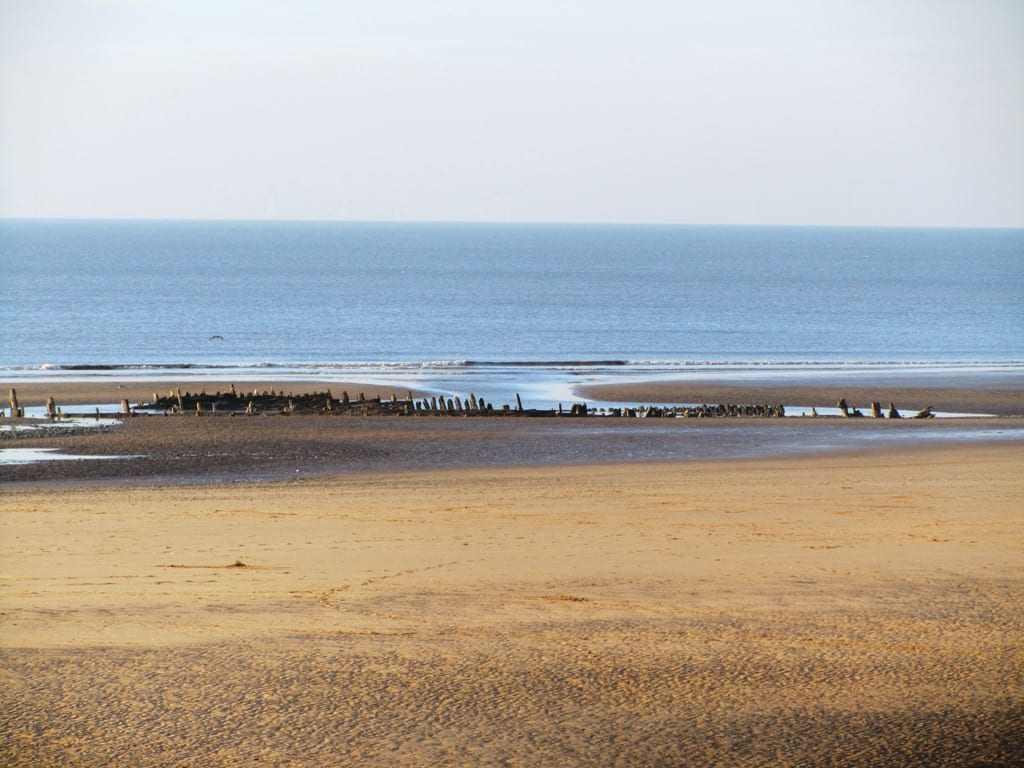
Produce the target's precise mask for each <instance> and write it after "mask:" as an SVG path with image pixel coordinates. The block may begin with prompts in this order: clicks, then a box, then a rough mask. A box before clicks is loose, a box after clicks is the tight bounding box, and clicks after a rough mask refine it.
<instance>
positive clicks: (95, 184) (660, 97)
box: [0, 0, 1024, 226]
mask: <svg viewBox="0 0 1024 768" xmlns="http://www.w3.org/2000/svg"><path fill="white" fill-rule="evenodd" d="M0 216H6V217H23V216H57V217H114V218H121V217H126V218H133V217H153V218H256V219H259V218H280V219H357V220H379V219H386V220H392V219H410V220H457V221H492V220H499V221H608V222H624V221H635V222H681V223H751V224H755V223H764V224H895V225H899V224H907V225H949V226H991V225H994V226H1024V2H1022V0H950V1H945V0H921V1H920V2H916V1H914V0H880V1H879V2H870V1H864V2H858V1H857V0H835V1H834V2H833V1H830V0H803V1H800V0H778V1H772V0H764V1H763V2H761V1H758V0H732V1H729V0H707V1H706V2H691V1H690V0H663V1H657V0H630V2H625V1H624V0H619V1H618V2H604V1H603V0H543V1H540V2H536V1H534V0H516V1H515V2H487V1H486V0H430V2H427V1H426V0H407V1H399V0H394V1H392V0H360V2H348V1H347V0H338V1H337V2H327V1H326V0H324V1H323V2H318V1H315V0H310V1H308V2H301V1H299V0H294V1H288V2H286V1H285V0H280V1H279V2H270V1H269V0H235V1H232V0H227V1H224V2H217V0H64V1H61V0H0Z"/></svg>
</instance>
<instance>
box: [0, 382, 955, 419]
mask: <svg viewBox="0 0 1024 768" xmlns="http://www.w3.org/2000/svg"><path fill="white" fill-rule="evenodd" d="M10 405H11V416H12V418H24V416H25V409H24V408H22V407H21V405H20V403H19V402H18V394H17V392H16V391H15V390H14V389H13V388H12V389H11V391H10ZM836 407H837V408H838V409H839V411H840V414H841V415H842V416H843V417H844V418H858V417H863V416H864V414H863V412H862V411H860V410H859V409H857V408H851V407H850V406H849V404H848V403H847V402H846V398H842V399H841V400H839V402H837V403H836ZM139 409H142V410H145V411H163V412H164V413H186V412H188V411H194V412H195V413H196V414H197V415H201V414H203V413H205V412H210V413H217V412H220V413H227V414H230V415H234V414H236V413H245V414H247V415H254V414H257V413H265V412H278V413H286V414H287V413H298V412H306V413H309V412H313V413H317V412H319V413H342V414H344V413H348V414H360V415H366V416H370V415H406V416H408V415H431V414H433V415H456V414H459V415H466V416H469V415H526V416H555V415H557V416H565V415H569V416H587V415H591V414H596V413H597V412H596V411H594V410H593V409H590V408H588V406H587V404H586V403H576V404H574V405H573V406H572V407H571V409H570V410H569V411H568V413H566V411H565V410H564V409H563V408H562V405H561V404H559V405H558V409H557V411H552V410H533V409H526V408H524V407H523V400H522V398H521V397H520V396H519V393H518V392H517V393H516V407H515V409H513V408H512V407H511V406H509V405H502V406H501V407H500V408H498V409H496V408H495V407H494V404H493V403H488V402H486V401H485V400H484V399H483V398H477V397H476V395H474V394H473V393H470V395H469V397H468V398H465V399H462V398H459V397H447V398H446V397H445V396H443V395H442V396H440V397H438V396H433V397H429V398H427V397H424V398H420V399H415V398H413V396H412V393H411V392H410V393H409V394H408V397H407V398H406V399H404V400H399V399H398V398H397V397H396V396H395V395H394V394H392V395H391V397H390V398H388V399H386V400H383V399H381V398H380V397H374V398H369V399H368V398H367V397H366V396H365V395H364V394H363V393H359V396H358V398H356V399H354V400H353V399H352V398H350V397H349V394H348V392H347V391H346V392H343V393H342V395H341V398H339V399H337V400H336V399H335V398H334V397H333V395H332V394H331V391H330V390H329V389H328V390H327V391H326V392H323V393H312V394H303V395H297V396H296V395H293V394H291V393H287V394H285V393H284V392H281V393H278V392H276V391H274V390H270V391H266V390H264V391H263V392H257V391H255V390H254V391H253V392H252V393H249V394H246V393H242V394H239V393H238V391H237V390H236V389H235V386H234V385H232V386H231V389H230V390H229V391H228V392H225V393H222V392H216V393H214V394H213V395H208V394H207V393H206V391H205V390H204V391H202V392H199V393H196V394H193V393H190V392H185V393H182V391H181V389H177V390H172V391H171V392H169V393H168V395H167V396H166V397H160V396H159V395H157V393H155V392H154V393H153V400H152V402H150V403H144V404H141V405H140V406H139ZM601 412H602V413H606V414H607V415H609V416H623V417H630V418H638V417H646V418H658V417H670V418H711V417H753V418H781V417H783V416H785V415H786V409H785V408H784V407H783V406H782V405H781V404H779V405H749V404H748V405H737V404H734V403H720V404H714V405H708V404H701V405H698V406H668V407H660V406H640V407H637V408H609V409H607V410H605V409H601ZM0 413H2V411H0ZM46 413H47V417H48V418H49V419H51V420H57V419H60V418H64V417H66V416H68V415H69V414H66V413H64V412H62V411H61V409H60V408H59V407H58V406H57V403H56V401H55V400H54V398H53V397H52V396H50V397H48V398H47V400H46ZM132 414H133V410H132V408H131V406H130V405H129V403H128V401H127V400H121V412H120V414H117V415H122V416H130V415H132ZM76 415H83V414H76ZM101 415H103V414H100V411H99V409H97V410H96V418H97V419H99V418H101ZM105 415H107V416H113V415H115V414H105ZM817 415H818V413H817V411H816V409H814V408H812V409H811V416H817ZM871 416H872V417H873V418H876V419H880V418H883V413H882V406H881V404H880V403H879V402H877V401H876V402H873V403H871ZM934 416H935V414H934V412H933V411H932V406H928V407H927V408H922V409H921V410H920V411H918V412H917V413H916V414H914V415H913V416H912V417H911V418H915V419H930V418H934ZM884 418H889V419H900V418H903V416H902V415H901V414H900V412H899V411H898V410H897V409H896V406H895V405H894V404H893V403H889V409H888V411H887V413H886V414H885V416H884Z"/></svg>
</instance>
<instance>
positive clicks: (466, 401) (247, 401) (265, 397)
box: [137, 385, 541, 416]
mask: <svg viewBox="0 0 1024 768" xmlns="http://www.w3.org/2000/svg"><path fill="white" fill-rule="evenodd" d="M516 402H517V404H518V407H517V408H516V409H515V410H513V409H512V408H511V407H510V406H508V405H503V406H500V407H499V408H496V407H495V405H494V404H493V403H489V402H487V401H485V400H484V399H483V398H478V397H477V396H476V395H475V394H473V393H470V395H469V397H467V398H460V397H446V396H444V395H441V396H436V395H435V396H432V397H422V398H414V397H413V396H412V393H411V392H410V393H408V395H407V396H406V397H405V398H404V399H399V398H398V396H397V395H394V394H392V395H391V396H390V397H388V398H381V397H371V398H368V397H366V395H365V394H364V393H362V392H360V393H359V394H358V396H356V397H351V396H350V395H349V393H348V392H347V391H345V392H342V393H341V397H340V398H335V397H334V396H333V394H332V393H331V391H330V390H329V389H328V390H327V391H326V392H314V393H309V394H301V395H295V394H292V393H291V392H283V391H282V392H278V391H276V390H273V389H271V390H264V391H262V392H259V391H255V390H254V391H252V392H248V393H246V392H241V393H240V392H238V391H237V390H236V389H235V387H234V386H233V385H232V387H231V388H230V390H229V391H227V392H215V393H214V394H208V393H207V392H206V391H205V390H203V391H201V392H197V393H193V392H182V391H181V390H180V389H177V390H172V391H171V392H169V393H168V394H167V395H165V396H160V395H158V394H157V393H155V392H154V393H153V399H152V400H151V401H150V402H148V403H142V404H140V405H139V406H138V408H137V410H142V411H150V412H151V411H162V412H164V413H189V412H193V413H196V414H204V413H221V414H225V413H226V414H231V415H234V414H242V413H244V414H246V415H255V414H259V413H284V414H289V413H324V414H328V413H333V414H340V415H365V416H384V415H403V416H410V415H429V414H435V415H454V414H461V415H467V416H468V415H488V414H513V413H521V414H525V415H531V414H537V413H541V412H537V411H528V410H526V409H524V408H523V406H522V399H521V398H520V397H519V395H518V394H517V395H516Z"/></svg>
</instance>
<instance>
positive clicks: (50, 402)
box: [46, 395, 57, 419]
mask: <svg viewBox="0 0 1024 768" xmlns="http://www.w3.org/2000/svg"><path fill="white" fill-rule="evenodd" d="M46 415H47V416H49V417H50V419H56V418H57V401H56V400H54V399H53V395H50V396H49V397H48V398H46Z"/></svg>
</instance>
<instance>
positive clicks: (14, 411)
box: [11, 387, 21, 419]
mask: <svg viewBox="0 0 1024 768" xmlns="http://www.w3.org/2000/svg"><path fill="white" fill-rule="evenodd" d="M20 416H21V411H20V410H19V409H18V393H17V392H15V391H14V387H11V418H12V419H17V418H18V417H20Z"/></svg>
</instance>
